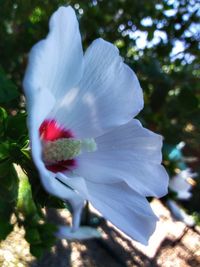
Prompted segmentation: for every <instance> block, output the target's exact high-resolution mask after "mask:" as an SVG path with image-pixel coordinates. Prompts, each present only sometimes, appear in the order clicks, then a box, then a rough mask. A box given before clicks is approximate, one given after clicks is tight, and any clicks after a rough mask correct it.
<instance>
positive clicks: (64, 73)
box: [24, 7, 83, 99]
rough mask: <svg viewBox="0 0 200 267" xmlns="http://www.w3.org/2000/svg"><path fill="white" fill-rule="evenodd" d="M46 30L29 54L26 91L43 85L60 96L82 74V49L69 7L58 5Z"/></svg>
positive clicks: (76, 81) (73, 84) (34, 91)
mask: <svg viewBox="0 0 200 267" xmlns="http://www.w3.org/2000/svg"><path fill="white" fill-rule="evenodd" d="M49 28H50V32H49V34H48V36H47V38H46V39H44V40H42V41H40V42H39V43H37V44H36V45H35V46H34V47H33V48H32V50H31V52H30V55H29V64H28V68H27V71H26V75H25V78H24V88H25V93H26V95H27V96H28V95H33V94H37V92H38V90H43V89H47V90H49V91H51V93H52V94H53V95H54V96H55V98H56V99H58V98H61V97H62V96H63V95H64V94H65V93H66V91H67V90H68V89H69V88H71V87H73V86H75V85H76V84H77V83H78V82H79V80H80V78H81V75H82V63H83V51H82V45H81V37H80V33H79V27H78V22H77V19H76V15H75V12H74V10H73V9H72V8H71V7H67V8H66V7H60V8H59V9H58V10H57V11H56V12H55V13H54V14H53V15H52V17H51V19H50V23H49Z"/></svg>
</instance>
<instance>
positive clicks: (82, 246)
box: [0, 200, 200, 267]
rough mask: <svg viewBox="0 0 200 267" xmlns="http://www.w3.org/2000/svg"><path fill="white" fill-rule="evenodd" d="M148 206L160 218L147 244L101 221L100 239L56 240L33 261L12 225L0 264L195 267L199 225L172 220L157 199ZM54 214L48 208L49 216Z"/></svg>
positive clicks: (21, 266) (199, 247)
mask: <svg viewBox="0 0 200 267" xmlns="http://www.w3.org/2000/svg"><path fill="white" fill-rule="evenodd" d="M152 207H153V209H154V210H155V212H156V213H157V215H159V216H160V222H159V223H158V224H157V228H156V231H155V234H154V235H153V236H152V238H151V239H150V243H149V246H147V247H144V246H142V245H140V244H138V243H137V242H134V241H131V240H129V239H127V238H126V237H125V236H124V235H123V234H121V233H119V232H118V231H116V229H115V228H114V227H113V226H112V225H111V224H104V225H103V226H102V227H101V229H100V230H101V231H102V235H103V237H104V238H103V241H102V240H96V239H95V240H88V241H84V242H77V241H76V242H72V241H70V242H67V241H65V240H63V241H58V242H57V244H56V245H55V246H54V247H53V249H52V251H51V252H49V253H46V255H44V257H43V258H42V259H41V260H39V261H37V260H36V259H35V258H33V257H32V256H31V255H30V253H29V247H28V244H27V243H26V241H25V240H24V239H23V234H24V232H23V230H22V229H19V228H17V227H16V228H15V231H14V232H13V233H11V234H10V236H9V237H8V238H7V239H6V240H5V241H4V242H2V243H1V244H0V267H16V266H17V267H25V266H29V267H57V266H59V267H68V266H69V267H82V266H83V267H121V266H124V267H125V266H128V267H129V266H131V267H134V266H140V267H143V266H144V267H154V266H155V267H158V266H162V267H188V266H194V267H199V266H200V229H199V228H195V229H189V228H187V227H186V226H185V225H184V224H183V223H182V222H177V221H174V220H173V218H172V217H171V215H170V213H169V211H168V210H167V209H166V208H165V207H164V206H163V204H162V203H161V202H160V201H158V200H154V201H153V202H152ZM56 216H57V215H55V213H54V212H51V217H53V218H54V219H55V217H56ZM56 220H57V221H59V220H60V219H59V218H58V217H57V218H56Z"/></svg>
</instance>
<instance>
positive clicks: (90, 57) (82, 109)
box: [49, 39, 143, 138]
mask: <svg viewBox="0 0 200 267" xmlns="http://www.w3.org/2000/svg"><path fill="white" fill-rule="evenodd" d="M142 107H143V96H142V90H141V88H140V84H139V82H138V79H137V77H136V75H135V73H134V72H133V71H132V70H131V69H130V68H129V67H128V66H127V65H126V64H124V63H123V60H122V58H121V57H120V56H119V51H118V49H117V48H116V47H115V46H114V45H112V44H110V43H109V42H106V41H104V40H102V39H98V40H96V41H94V42H93V43H92V44H91V46H90V47H89V48H88V50H87V51H86V54H85V56H84V73H83V76H82V79H81V81H80V83H79V85H78V86H77V87H75V88H72V89H71V90H70V91H69V92H68V93H67V94H66V96H65V98H64V99H63V101H62V102H61V103H60V104H59V106H57V107H56V108H55V109H54V110H53V111H52V113H51V114H50V115H49V116H50V117H55V118H56V119H57V120H58V122H60V124H63V125H65V126H66V128H67V129H69V128H70V129H72V130H74V132H75V134H76V135H77V137H81V138H85V137H96V136H99V135H101V134H103V133H104V132H107V131H108V130H110V129H112V128H113V127H115V126H119V125H122V124H125V123H127V122H128V121H130V119H132V117H133V116H135V115H136V114H137V113H138V112H139V111H140V110H141V109H142Z"/></svg>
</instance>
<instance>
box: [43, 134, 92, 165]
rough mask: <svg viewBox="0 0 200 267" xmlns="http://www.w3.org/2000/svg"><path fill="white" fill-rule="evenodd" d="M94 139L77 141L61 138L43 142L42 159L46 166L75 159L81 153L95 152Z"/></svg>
mask: <svg viewBox="0 0 200 267" xmlns="http://www.w3.org/2000/svg"><path fill="white" fill-rule="evenodd" d="M96 148H97V147H96V143H95V141H94V139H92V138H89V139H83V140H77V139H73V138H61V139H58V140H55V141H45V142H43V159H44V162H45V163H46V164H54V163H57V162H60V161H65V160H70V159H74V158H75V157H77V156H78V155H79V154H81V153H82V152H83V151H85V152H93V151H95V150H96Z"/></svg>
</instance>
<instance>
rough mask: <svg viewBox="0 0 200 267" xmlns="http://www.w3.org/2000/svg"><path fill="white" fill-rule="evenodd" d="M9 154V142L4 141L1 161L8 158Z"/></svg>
mask: <svg viewBox="0 0 200 267" xmlns="http://www.w3.org/2000/svg"><path fill="white" fill-rule="evenodd" d="M8 156H9V143H8V142H4V143H1V144H0V161H1V160H4V159H6V158H8Z"/></svg>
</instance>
